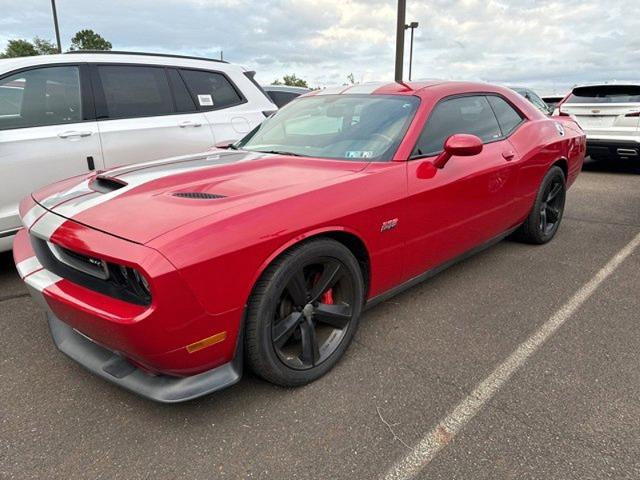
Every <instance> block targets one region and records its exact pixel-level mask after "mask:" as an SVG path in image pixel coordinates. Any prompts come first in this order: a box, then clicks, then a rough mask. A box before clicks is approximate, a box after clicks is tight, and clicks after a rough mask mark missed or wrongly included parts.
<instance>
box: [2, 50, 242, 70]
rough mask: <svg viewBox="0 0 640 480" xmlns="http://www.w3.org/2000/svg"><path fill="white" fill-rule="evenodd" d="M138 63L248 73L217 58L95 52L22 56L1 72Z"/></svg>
mask: <svg viewBox="0 0 640 480" xmlns="http://www.w3.org/2000/svg"><path fill="white" fill-rule="evenodd" d="M84 62H91V63H132V64H133V63H135V64H143V65H170V66H177V67H193V68H205V69H215V70H218V71H222V72H230V71H238V70H240V71H245V69H244V68H243V67H241V66H239V65H234V64H231V63H227V62H223V61H220V60H215V59H207V58H201V57H188V56H181V55H170V54H161V53H146V52H120V51H108V52H93V51H81V52H80V51H78V52H72V53H71V52H68V53H63V54H55V55H38V56H32V57H19V58H7V59H0V73H3V72H6V71H9V70H15V69H18V68H25V67H32V66H38V65H48V64H65V63H84Z"/></svg>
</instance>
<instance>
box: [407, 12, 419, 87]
mask: <svg viewBox="0 0 640 480" xmlns="http://www.w3.org/2000/svg"><path fill="white" fill-rule="evenodd" d="M418 25H419V24H418V22H411V23H410V24H409V25H405V26H404V28H405V29H407V28H410V29H411V47H410V48H409V81H411V67H412V65H413V31H414V30H415V29H416V28H418Z"/></svg>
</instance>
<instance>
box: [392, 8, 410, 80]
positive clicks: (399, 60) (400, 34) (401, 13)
mask: <svg viewBox="0 0 640 480" xmlns="http://www.w3.org/2000/svg"><path fill="white" fill-rule="evenodd" d="M406 11H407V0H398V23H397V25H396V72H395V79H396V82H402V66H403V62H404V30H405V24H404V21H405V17H406Z"/></svg>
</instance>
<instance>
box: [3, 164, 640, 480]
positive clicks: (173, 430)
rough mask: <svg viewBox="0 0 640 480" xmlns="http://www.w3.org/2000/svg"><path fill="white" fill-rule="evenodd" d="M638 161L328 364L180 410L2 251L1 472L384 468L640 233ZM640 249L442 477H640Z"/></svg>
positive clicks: (560, 333) (527, 368) (408, 295)
mask: <svg viewBox="0 0 640 480" xmlns="http://www.w3.org/2000/svg"><path fill="white" fill-rule="evenodd" d="M639 174H640V168H637V167H636V168H631V167H626V166H624V165H611V164H594V163H589V164H587V165H586V167H585V172H583V174H582V175H581V176H580V177H579V179H578V181H577V183H576V185H575V186H574V187H573V189H572V190H570V192H569V194H568V200H567V210H566V213H565V218H564V222H563V225H562V227H561V229H560V231H559V233H558V236H557V237H556V239H555V240H554V241H553V242H551V243H550V244H548V245H545V246H542V247H533V246H529V245H522V244H519V243H515V242H512V241H504V242H501V243H500V244H498V245H496V246H494V247H492V248H491V249H489V250H486V251H484V252H483V253H481V254H479V255H476V256H475V257H473V258H471V259H468V260H466V261H464V262H462V263H460V264H457V265H456V266H454V267H452V268H450V269H448V270H446V271H445V272H443V273H441V274H440V275H438V276H437V277H435V278H433V279H431V280H430V281H428V282H426V283H424V284H422V285H419V286H417V287H414V288H413V289H411V290H408V291H407V292H405V293H403V294H401V295H400V296H397V297H395V298H393V299H391V300H389V301H387V302H386V303H384V304H381V305H379V306H377V307H375V308H374V309H372V310H370V311H368V312H367V313H366V314H365V316H364V319H363V321H362V323H361V326H360V331H359V333H358V335H357V337H356V341H355V342H354V344H353V345H352V346H351V348H350V349H349V351H348V352H347V355H346V357H345V358H344V360H343V361H342V362H341V363H340V364H339V365H338V366H337V367H336V368H335V369H334V370H333V371H332V372H331V373H330V374H329V375H327V376H325V377H324V378H322V379H321V380H319V381H318V382H316V383H313V384H311V385H308V386H306V387H304V388H299V389H294V390H290V389H282V388H277V387H274V386H272V385H269V384H267V383H265V382H263V381H261V380H259V379H257V378H255V377H252V376H250V375H247V376H245V378H244V379H243V380H242V381H241V383H239V384H238V385H236V386H234V387H232V388H231V389H228V390H226V391H223V392H220V393H217V394H214V395H210V396H208V397H206V398H203V399H199V400H197V401H192V402H189V403H186V404H180V405H159V404H154V403H151V402H149V401H146V400H142V399H140V398H138V397H136V396H134V395H132V394H130V393H127V392H125V391H124V390H121V389H119V388H117V387H115V386H112V385H110V384H108V383H106V382H104V381H102V380H100V379H98V378H96V377H94V376H92V375H91V374H89V373H87V372H85V371H84V370H83V369H82V368H81V367H79V366H78V365H76V364H75V363H73V362H72V361H70V360H68V359H67V358H66V357H64V356H63V355H62V354H60V353H58V352H57V351H56V350H55V348H54V346H53V344H52V343H51V341H50V338H49V332H48V330H47V326H46V324H45V322H44V321H43V318H42V316H41V314H40V312H39V310H38V309H37V308H36V306H35V304H34V303H33V302H32V301H31V299H30V298H29V297H28V296H26V293H25V290H24V288H23V287H22V285H21V282H20V281H19V279H18V277H17V274H16V272H15V270H14V268H13V263H12V261H11V258H10V256H9V255H6V254H5V255H0V478H7V479H9V478H11V479H12V478H49V479H52V478H64V479H68V478H105V479H106V478H109V479H110V478H124V479H137V478H163V479H164V478H190V479H214V478H216V479H218V478H265V479H290V478H301V479H306V478H319V479H343V478H348V479H351V480H353V479H360V478H363V479H369V478H371V479H374V478H385V475H387V473H388V472H389V470H390V468H392V467H393V466H394V465H396V464H398V462H401V461H402V459H403V458H404V457H406V456H407V455H409V454H410V453H411V451H412V450H411V449H412V447H413V446H415V445H416V444H418V443H419V442H421V441H422V440H423V439H424V438H425V435H428V433H429V432H430V431H431V430H432V429H433V428H434V427H435V426H436V425H438V423H439V422H441V421H442V419H443V418H445V417H447V415H448V414H450V413H451V412H452V410H454V409H455V408H456V406H458V405H460V404H464V402H465V401H466V399H468V398H469V395H470V394H471V393H472V392H473V391H474V389H475V388H476V386H478V385H479V384H481V382H483V381H484V380H485V379H486V378H488V377H489V376H490V375H491V374H492V372H494V371H495V369H496V367H497V366H499V365H500V364H501V363H502V362H503V361H504V360H505V359H506V358H507V357H509V356H510V355H511V354H512V353H513V352H514V351H516V349H518V347H519V346H520V345H522V344H523V342H524V341H525V340H527V339H528V338H529V337H530V336H531V335H532V334H534V333H535V332H536V331H537V330H538V329H540V328H541V327H543V326H544V325H545V324H546V322H547V321H548V320H549V319H550V318H553V317H554V315H555V314H556V312H558V311H559V310H562V309H563V308H564V307H565V306H566V305H567V302H570V301H571V299H572V297H573V296H574V294H575V293H576V292H578V291H580V289H581V288H582V287H583V286H584V285H585V284H588V282H590V281H591V280H592V279H593V278H594V276H596V275H597V274H598V272H599V271H600V270H601V269H602V267H603V266H605V265H606V264H607V262H609V260H610V259H611V258H613V257H614V256H615V255H616V254H617V253H618V252H619V251H621V249H623V248H624V247H625V246H626V245H628V244H629V242H630V241H632V239H634V237H636V235H638V234H639V233H640V175H639ZM639 289H640V248H638V249H636V250H634V251H633V252H632V253H630V254H629V255H628V256H627V257H626V258H625V259H624V260H623V261H622V262H621V263H620V264H619V266H618V267H617V268H616V269H615V270H613V271H612V272H611V274H610V275H609V276H607V277H606V278H604V279H603V280H602V282H601V283H599V284H598V286H597V288H596V289H595V290H593V292H592V293H590V294H589V295H588V296H587V297H586V298H584V301H583V302H581V303H580V305H579V306H578V307H577V309H575V311H574V312H573V313H572V314H571V315H570V316H569V317H568V318H567V319H566V322H565V323H564V324H563V325H562V326H560V328H559V329H558V330H557V331H555V332H554V334H553V335H551V336H550V338H548V340H547V341H546V343H544V344H543V345H542V346H541V347H540V348H539V349H537V350H536V351H535V352H532V354H531V355H530V356H529V357H528V358H527V359H526V361H524V362H523V364H522V365H521V366H520V367H519V368H518V369H517V370H516V371H515V372H514V373H513V375H512V376H511V377H510V378H508V379H507V380H506V382H504V384H503V385H502V388H500V389H499V390H497V391H496V392H494V394H492V395H491V396H490V398H488V399H487V401H486V403H484V404H483V405H482V407H481V408H480V409H479V410H478V412H477V414H475V415H473V416H472V417H471V418H469V419H468V423H466V424H465V425H464V426H463V427H462V428H461V429H460V431H459V432H458V433H457V435H455V436H451V435H449V434H447V435H445V438H443V439H441V440H442V444H443V447H442V448H441V449H440V450H439V451H438V452H437V453H436V454H435V455H434V456H433V458H431V459H430V461H426V460H424V459H423V461H422V463H421V465H420V466H421V467H422V468H421V470H420V473H419V474H418V477H419V478H428V479H485V478H486V479H520V478H540V479H581V480H584V479H596V478H597V479H602V478H615V479H637V478H640V368H639V367H640V326H639V320H640V313H639V312H640V295H638V293H637V292H638V290H639Z"/></svg>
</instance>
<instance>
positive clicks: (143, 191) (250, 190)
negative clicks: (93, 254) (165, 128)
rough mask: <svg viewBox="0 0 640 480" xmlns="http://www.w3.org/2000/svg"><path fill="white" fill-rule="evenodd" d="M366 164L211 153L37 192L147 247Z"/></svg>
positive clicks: (55, 206) (48, 202) (42, 199)
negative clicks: (204, 220) (200, 222)
mask: <svg viewBox="0 0 640 480" xmlns="http://www.w3.org/2000/svg"><path fill="white" fill-rule="evenodd" d="M365 167H366V163H360V162H349V161H338V160H326V159H314V158H307V157H292V156H283V155H272V154H262V153H255V152H244V151H227V150H223V151H213V152H207V153H205V154H199V155H192V156H187V157H176V158H170V159H165V160H158V161H154V162H148V163H144V164H134V165H129V166H127V167H121V168H116V169H112V170H108V171H105V172H98V173H95V174H92V175H89V176H87V177H84V178H81V179H79V180H78V181H77V182H73V185H72V186H69V181H66V182H62V183H61V187H60V188H59V189H57V190H56V189H55V188H54V189H53V193H52V188H51V187H48V188H45V189H43V190H41V191H38V192H35V193H34V194H33V199H34V200H35V201H36V202H37V203H39V204H40V205H42V206H43V207H44V208H46V209H48V210H50V211H52V212H54V213H56V214H58V215H60V216H62V217H65V218H67V219H70V220H73V221H75V222H78V223H81V224H83V225H86V226H88V227H91V228H94V229H97V230H100V231H103V232H106V233H109V234H112V235H115V236H118V237H120V238H124V239H126V240H130V241H133V242H137V243H142V244H144V243H148V242H150V241H151V240H153V239H154V238H156V237H158V236H160V235H162V234H165V233H167V232H169V231H171V230H173V229H175V228H178V227H180V226H183V225H185V224H187V223H189V222H193V221H195V220H198V219H201V218H202V217H205V216H208V215H214V214H216V215H218V217H220V216H223V217H224V216H225V215H227V216H230V215H233V214H234V212H238V211H241V210H246V209H250V208H258V207H260V206H261V205H265V204H268V203H271V202H275V201H280V200H282V199H284V198H287V197H295V196H296V195H300V194H303V193H305V192H308V191H309V190H312V189H318V188H322V187H323V186H327V185H330V184H332V183H335V182H337V181H340V180H341V178H342V177H345V176H348V175H352V174H354V173H356V172H358V171H360V170H362V169H363V168H365Z"/></svg>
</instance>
